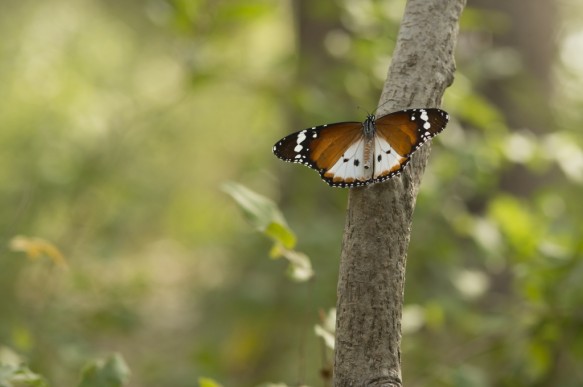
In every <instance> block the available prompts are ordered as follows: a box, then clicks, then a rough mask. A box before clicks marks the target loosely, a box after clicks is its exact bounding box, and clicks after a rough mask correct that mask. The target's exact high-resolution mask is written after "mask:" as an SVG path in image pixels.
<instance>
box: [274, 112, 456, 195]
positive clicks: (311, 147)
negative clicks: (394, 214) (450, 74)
mask: <svg viewBox="0 0 583 387" xmlns="http://www.w3.org/2000/svg"><path fill="white" fill-rule="evenodd" d="M448 120H449V116H448V114H447V113H446V112H445V111H443V110H440V109H407V110H401V111H397V112H394V113H389V114H387V115H384V116H381V117H378V118H376V117H375V115H374V114H369V115H368V116H367V117H366V120H365V121H364V122H338V123H335V124H327V125H321V126H314V127H313V128H310V129H304V130H302V131H299V132H296V133H292V134H290V135H289V136H286V137H284V138H282V139H281V140H279V141H278V142H277V143H276V144H275V145H274V146H273V153H274V154H275V155H276V156H277V157H279V158H280V159H282V160H284V161H288V162H292V163H299V164H304V165H307V166H308V167H310V168H312V169H314V170H316V171H318V173H320V176H321V177H322V179H323V180H324V181H325V182H326V183H328V185H330V186H332V187H343V188H350V187H360V186H365V185H368V184H373V183H379V182H381V181H385V180H387V179H390V178H391V177H394V176H397V175H399V174H400V173H401V171H402V170H403V168H405V167H406V166H407V164H408V163H409V160H410V157H411V155H412V154H413V152H415V151H416V150H417V149H419V147H420V146H421V145H423V144H424V143H425V142H426V141H427V140H429V139H430V138H432V137H434V136H436V135H437V134H438V133H440V132H441V131H442V130H443V129H445V126H446V125H447V122H448Z"/></svg>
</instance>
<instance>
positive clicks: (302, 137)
mask: <svg viewBox="0 0 583 387" xmlns="http://www.w3.org/2000/svg"><path fill="white" fill-rule="evenodd" d="M305 139H306V131H305V130H302V131H301V132H300V133H299V134H298V138H297V140H296V143H297V144H298V145H299V144H301V143H302V142H303V141H304V140H305Z"/></svg>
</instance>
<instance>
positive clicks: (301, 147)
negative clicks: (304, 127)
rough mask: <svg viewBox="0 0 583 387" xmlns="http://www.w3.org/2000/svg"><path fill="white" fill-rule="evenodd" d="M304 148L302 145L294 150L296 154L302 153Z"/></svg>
mask: <svg viewBox="0 0 583 387" xmlns="http://www.w3.org/2000/svg"><path fill="white" fill-rule="evenodd" d="M303 148H304V147H303V146H301V145H300V144H298V145H296V147H295V148H294V152H296V153H300V152H301V151H302V149H303Z"/></svg>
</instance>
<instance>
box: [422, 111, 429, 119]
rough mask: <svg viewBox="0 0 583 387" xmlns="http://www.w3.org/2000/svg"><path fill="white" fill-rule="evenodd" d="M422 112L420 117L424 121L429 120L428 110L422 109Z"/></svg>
mask: <svg viewBox="0 0 583 387" xmlns="http://www.w3.org/2000/svg"><path fill="white" fill-rule="evenodd" d="M420 112H421V117H420V118H421V119H422V120H423V121H427V120H429V116H428V115H427V111H425V110H423V109H421V110H420Z"/></svg>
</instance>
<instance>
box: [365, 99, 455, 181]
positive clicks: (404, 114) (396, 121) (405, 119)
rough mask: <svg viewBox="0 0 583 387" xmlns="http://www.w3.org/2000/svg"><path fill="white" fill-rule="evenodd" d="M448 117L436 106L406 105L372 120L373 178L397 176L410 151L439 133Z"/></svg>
mask: <svg viewBox="0 0 583 387" xmlns="http://www.w3.org/2000/svg"><path fill="white" fill-rule="evenodd" d="M448 120H449V116H448V114H447V113H446V112H445V111H443V110H440V109H433V108H427V109H407V110H401V111H398V112H394V113H390V114H387V115H385V116H382V117H380V118H378V119H377V120H376V121H375V127H376V133H375V156H374V161H375V166H374V176H373V177H374V180H373V181H374V182H375V183H378V182H381V181H385V180H387V179H390V178H391V177H393V176H397V175H398V174H400V173H401V171H402V170H403V168H405V166H407V164H408V163H409V160H410V157H411V154H413V152H415V151H416V150H417V149H419V147H420V146H421V145H423V144H424V143H425V142H427V140H429V139H430V138H432V137H434V136H436V135H437V134H439V133H441V131H442V130H443V129H445V126H446V125H447V122H448Z"/></svg>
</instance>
